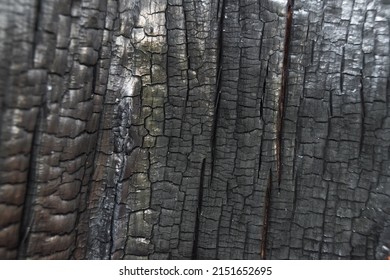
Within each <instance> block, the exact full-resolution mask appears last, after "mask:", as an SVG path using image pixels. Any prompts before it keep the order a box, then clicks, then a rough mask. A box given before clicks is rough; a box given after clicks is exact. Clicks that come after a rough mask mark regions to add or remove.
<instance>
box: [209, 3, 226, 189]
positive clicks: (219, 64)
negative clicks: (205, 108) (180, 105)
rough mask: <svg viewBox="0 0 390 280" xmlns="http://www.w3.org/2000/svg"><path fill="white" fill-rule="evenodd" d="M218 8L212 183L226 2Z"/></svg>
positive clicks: (212, 136) (212, 166)
mask: <svg viewBox="0 0 390 280" xmlns="http://www.w3.org/2000/svg"><path fill="white" fill-rule="evenodd" d="M218 8H219V9H221V11H218V14H220V18H219V35H218V36H219V37H218V50H219V53H218V58H217V80H216V83H217V85H216V93H215V100H214V119H213V127H212V132H211V172H210V183H211V181H212V178H213V174H214V161H215V152H216V151H215V146H216V142H217V124H218V116H219V106H220V101H221V86H222V85H221V84H222V83H221V79H222V55H223V52H222V46H223V25H224V18H225V0H222V4H221V5H220V3H219V2H218Z"/></svg>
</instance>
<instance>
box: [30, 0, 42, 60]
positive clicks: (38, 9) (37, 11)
mask: <svg viewBox="0 0 390 280" xmlns="http://www.w3.org/2000/svg"><path fill="white" fill-rule="evenodd" d="M36 3H37V4H36V8H35V23H34V38H33V42H32V51H31V56H32V64H31V65H32V66H33V67H34V59H35V50H36V47H37V45H38V35H39V23H40V20H39V19H40V18H41V16H40V15H41V10H42V3H41V0H37V1H36Z"/></svg>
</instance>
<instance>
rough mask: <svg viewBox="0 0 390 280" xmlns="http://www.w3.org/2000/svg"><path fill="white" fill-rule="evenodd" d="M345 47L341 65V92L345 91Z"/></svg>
mask: <svg viewBox="0 0 390 280" xmlns="http://www.w3.org/2000/svg"><path fill="white" fill-rule="evenodd" d="M344 68H345V47H343V48H342V53H341V64H340V92H343V91H344Z"/></svg>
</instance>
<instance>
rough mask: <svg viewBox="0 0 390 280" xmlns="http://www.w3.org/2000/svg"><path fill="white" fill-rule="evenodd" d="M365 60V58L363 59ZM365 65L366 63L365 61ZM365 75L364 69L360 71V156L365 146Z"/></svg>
mask: <svg viewBox="0 0 390 280" xmlns="http://www.w3.org/2000/svg"><path fill="white" fill-rule="evenodd" d="M363 60H364V59H363ZM363 65H364V63H363ZM363 82H364V77H363V71H361V73H360V106H361V108H360V111H361V112H360V114H361V131H360V144H359V157H360V155H361V154H362V151H363V147H364V134H365V133H366V131H365V124H364V122H365V117H366V107H365V104H364V103H365V101H364V85H363Z"/></svg>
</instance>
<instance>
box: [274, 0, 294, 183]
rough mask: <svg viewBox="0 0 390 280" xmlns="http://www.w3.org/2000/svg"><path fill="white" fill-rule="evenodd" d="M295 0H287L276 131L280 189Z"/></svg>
mask: <svg viewBox="0 0 390 280" xmlns="http://www.w3.org/2000/svg"><path fill="white" fill-rule="evenodd" d="M293 5H294V1H293V0H288V1H287V14H286V31H285V37H284V50H283V66H282V81H281V89H280V94H279V102H278V104H279V108H278V115H277V124H276V133H277V143H276V155H277V167H276V168H277V176H278V185H279V190H280V181H281V178H282V132H283V118H284V114H285V110H286V108H285V101H286V100H287V80H288V66H289V65H288V64H289V55H290V41H291V30H292V20H293Z"/></svg>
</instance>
